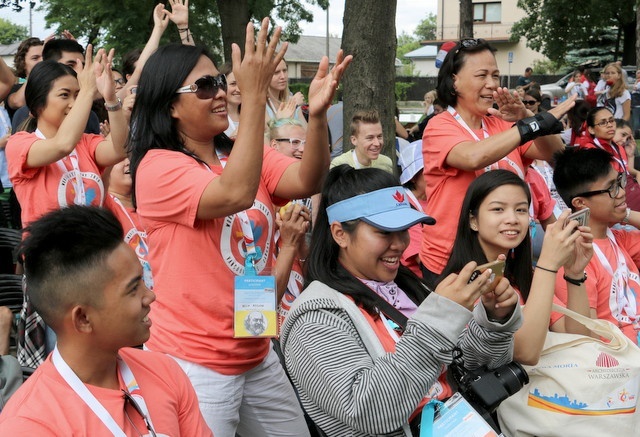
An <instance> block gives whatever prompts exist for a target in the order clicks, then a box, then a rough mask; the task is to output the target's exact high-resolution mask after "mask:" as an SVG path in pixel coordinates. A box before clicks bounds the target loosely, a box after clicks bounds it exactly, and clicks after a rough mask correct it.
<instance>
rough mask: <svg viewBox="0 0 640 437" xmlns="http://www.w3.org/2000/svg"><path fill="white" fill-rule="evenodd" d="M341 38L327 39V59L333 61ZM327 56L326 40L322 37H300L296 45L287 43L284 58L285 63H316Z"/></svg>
mask: <svg viewBox="0 0 640 437" xmlns="http://www.w3.org/2000/svg"><path fill="white" fill-rule="evenodd" d="M341 43H342V39H341V38H335V37H329V59H330V60H335V59H336V55H337V54H338V50H340V45H341ZM326 54H327V38H326V37H324V36H304V35H302V36H300V39H299V40H298V42H297V43H289V48H288V49H287V53H286V54H285V56H284V58H285V60H286V61H287V62H311V63H318V62H320V60H321V59H322V57H323V56H325V55H326Z"/></svg>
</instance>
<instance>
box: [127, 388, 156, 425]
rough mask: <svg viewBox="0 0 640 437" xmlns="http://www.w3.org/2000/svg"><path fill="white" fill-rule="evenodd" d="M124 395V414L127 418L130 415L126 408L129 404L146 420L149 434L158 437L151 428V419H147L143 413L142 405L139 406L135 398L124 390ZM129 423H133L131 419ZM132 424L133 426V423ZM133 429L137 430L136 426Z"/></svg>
mask: <svg viewBox="0 0 640 437" xmlns="http://www.w3.org/2000/svg"><path fill="white" fill-rule="evenodd" d="M122 393H123V394H124V406H125V409H124V412H125V414H126V415H127V417H129V413H127V408H126V407H127V403H128V404H129V405H131V406H132V407H133V409H134V410H136V412H137V413H138V414H139V415H140V416H141V417H142V420H144V424H145V425H147V429H148V430H149V434H150V435H151V437H158V436H157V434H156V432H155V430H154V429H153V427H152V426H151V422H150V421H149V418H148V417H147V415H146V414H144V412H143V411H142V408H140V405H138V403H137V402H136V400H135V399H134V398H133V396H131V393H129V392H128V391H126V390H122ZM129 421H130V422H131V418H129ZM131 424H132V425H133V422H131ZM133 427H134V428H135V427H136V426H135V425H133ZM138 432H139V431H138Z"/></svg>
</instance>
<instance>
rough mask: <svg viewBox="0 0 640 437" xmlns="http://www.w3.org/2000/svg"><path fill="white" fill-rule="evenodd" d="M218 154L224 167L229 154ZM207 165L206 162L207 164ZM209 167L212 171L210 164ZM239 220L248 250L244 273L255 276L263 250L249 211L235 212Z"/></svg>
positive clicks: (217, 152)
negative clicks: (255, 235) (256, 237)
mask: <svg viewBox="0 0 640 437" xmlns="http://www.w3.org/2000/svg"><path fill="white" fill-rule="evenodd" d="M216 155H218V160H220V165H221V166H222V168H223V169H224V167H225V166H226V165H227V158H228V157H227V156H225V155H223V154H222V153H220V152H219V151H218V150H217V149H216ZM205 165H206V164H205ZM207 169H208V170H209V171H211V169H210V168H209V166H207ZM235 216H236V218H237V219H238V222H239V223H240V229H241V230H242V238H243V239H244V245H245V247H246V250H247V255H246V256H245V262H244V274H245V275H246V276H255V275H256V268H255V264H254V263H255V262H256V261H258V259H260V258H261V257H262V251H261V250H260V247H259V246H256V242H255V239H254V236H253V229H252V228H251V220H249V215H248V214H247V211H246V210H245V211H239V212H237V213H235Z"/></svg>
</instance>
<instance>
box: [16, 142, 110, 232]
mask: <svg viewBox="0 0 640 437" xmlns="http://www.w3.org/2000/svg"><path fill="white" fill-rule="evenodd" d="M39 139H40V138H38V136H37V135H36V134H35V133H29V132H17V133H16V134H14V135H12V136H11V137H10V138H9V142H8V143H7V148H6V154H7V163H8V168H9V178H10V179H11V182H12V183H13V189H14V190H15V192H16V196H17V197H18V201H19V202H20V207H21V208H22V225H23V226H27V225H28V224H29V223H31V222H32V221H34V220H36V219H38V218H40V217H41V216H42V215H44V214H46V213H48V212H50V211H54V210H56V209H60V208H63V207H65V206H68V205H73V204H84V205H93V206H102V203H103V201H104V196H105V190H104V185H103V183H102V178H101V177H100V175H101V174H102V172H103V171H104V168H103V167H100V166H99V165H98V163H97V162H96V159H95V153H96V148H97V147H98V144H100V143H101V142H103V141H104V137H103V136H101V135H92V134H82V136H81V137H80V141H78V144H76V148H75V149H74V151H75V153H76V154H77V161H76V162H77V164H75V163H74V160H75V158H74V157H73V156H72V155H67V156H66V157H64V158H62V159H61V160H60V161H57V162H54V163H52V164H49V165H45V166H43V167H36V168H28V167H27V165H26V164H27V156H28V154H29V150H31V146H32V145H33V143H35V142H36V141H38V140H39ZM76 165H77V169H78V170H79V172H80V174H81V178H79V177H77V175H76V174H77V171H76V170H75V168H74V167H76ZM79 180H81V181H82V188H83V191H84V201H83V202H84V203H83V202H81V201H79V200H78V192H79V191H78V189H77V188H78V181H79Z"/></svg>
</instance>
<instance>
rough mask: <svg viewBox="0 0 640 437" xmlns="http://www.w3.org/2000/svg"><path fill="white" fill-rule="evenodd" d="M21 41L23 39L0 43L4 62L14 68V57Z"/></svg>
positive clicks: (0, 53) (0, 51)
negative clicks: (11, 42)
mask: <svg viewBox="0 0 640 437" xmlns="http://www.w3.org/2000/svg"><path fill="white" fill-rule="evenodd" d="M20 43H21V41H18V42H14V43H13V44H6V45H5V44H0V57H2V59H3V60H4V62H5V63H6V64H7V65H8V66H9V67H11V68H13V57H14V56H15V55H16V52H17V51H18V46H19V45H20Z"/></svg>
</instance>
